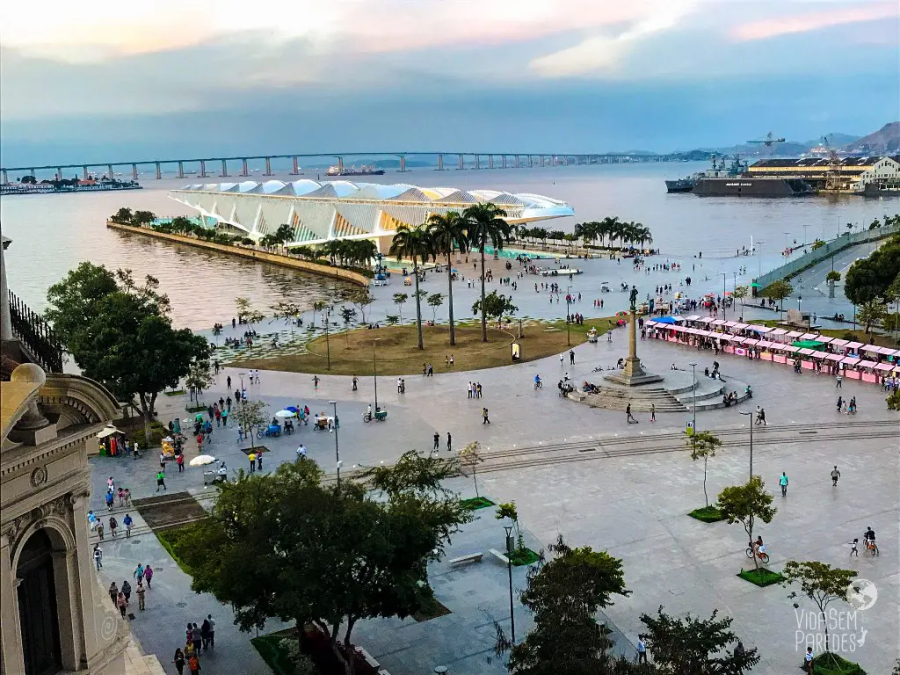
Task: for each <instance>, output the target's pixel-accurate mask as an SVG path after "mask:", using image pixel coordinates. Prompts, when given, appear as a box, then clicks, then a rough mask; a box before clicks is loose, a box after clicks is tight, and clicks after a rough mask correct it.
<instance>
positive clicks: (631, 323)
mask: <svg viewBox="0 0 900 675" xmlns="http://www.w3.org/2000/svg"><path fill="white" fill-rule="evenodd" d="M637 296H638V291H637V288H636V287H634V286H632V287H631V295H630V300H631V309H630V312H629V316H628V356H627V357H626V358H625V367H624V368H623V369H622V370H618V371H616V372H614V373H610V374H609V375H604V379H606V380H609V381H610V382H616V383H618V384H624V385H627V386H629V387H635V386H638V385H641V384H650V383H651V382H660V381H661V380H662V379H663V378H662V375H655V374H653V373H648V372H647V371H646V370H644V367H643V366H642V365H641V360H640V359H639V358H638V355H637Z"/></svg>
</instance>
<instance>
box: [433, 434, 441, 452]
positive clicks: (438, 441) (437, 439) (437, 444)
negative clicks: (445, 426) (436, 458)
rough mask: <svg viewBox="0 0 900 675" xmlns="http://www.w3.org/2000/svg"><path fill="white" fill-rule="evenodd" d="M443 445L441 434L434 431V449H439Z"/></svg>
mask: <svg viewBox="0 0 900 675" xmlns="http://www.w3.org/2000/svg"><path fill="white" fill-rule="evenodd" d="M440 445H441V435H440V434H439V433H438V432H436V431H435V432H434V448H432V449H433V450H439V449H440Z"/></svg>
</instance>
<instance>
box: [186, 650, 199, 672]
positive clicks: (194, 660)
mask: <svg viewBox="0 0 900 675" xmlns="http://www.w3.org/2000/svg"><path fill="white" fill-rule="evenodd" d="M188 668H189V669H190V671H191V675H200V657H199V656H197V654H196V653H194V654H191V655H190V657H188Z"/></svg>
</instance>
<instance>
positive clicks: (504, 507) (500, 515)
mask: <svg viewBox="0 0 900 675" xmlns="http://www.w3.org/2000/svg"><path fill="white" fill-rule="evenodd" d="M494 517H495V518H496V519H497V520H503V519H506V520H509V521H511V522H512V524H513V528H515V531H516V548H517V549H518V550H520V551H521V550H522V549H524V548H525V537H524V536H523V535H522V530H521V528H520V527H519V509H518V507H517V506H516V503H515V502H504V503H503V504H499V505H498V506H497V513H495V514H494Z"/></svg>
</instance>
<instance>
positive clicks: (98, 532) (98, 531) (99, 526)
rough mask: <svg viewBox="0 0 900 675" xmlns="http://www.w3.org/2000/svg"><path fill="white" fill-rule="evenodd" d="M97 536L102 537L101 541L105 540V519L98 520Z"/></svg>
mask: <svg viewBox="0 0 900 675" xmlns="http://www.w3.org/2000/svg"><path fill="white" fill-rule="evenodd" d="M97 536H98V537H99V538H100V541H103V521H102V520H98V521H97Z"/></svg>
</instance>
